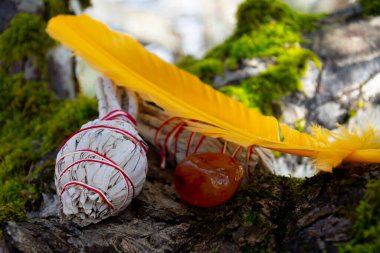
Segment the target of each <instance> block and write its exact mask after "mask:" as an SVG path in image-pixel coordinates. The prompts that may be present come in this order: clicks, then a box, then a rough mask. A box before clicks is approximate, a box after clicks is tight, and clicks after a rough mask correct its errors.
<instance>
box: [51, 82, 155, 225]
mask: <svg viewBox="0 0 380 253" xmlns="http://www.w3.org/2000/svg"><path fill="white" fill-rule="evenodd" d="M96 93H97V97H98V104H99V119H96V120H94V121H91V122H88V123H87V124H85V125H83V126H82V127H81V129H80V130H79V131H77V132H75V133H74V134H72V136H70V137H69V138H68V139H67V140H66V141H65V142H64V144H63V145H62V146H61V148H60V149H59V152H58V155H57V160H56V168H55V184H56V188H57V193H58V196H59V198H60V211H59V212H60V213H59V215H60V217H61V219H62V220H70V221H73V222H75V223H77V224H79V225H80V226H86V225H89V224H91V223H97V222H99V221H101V220H103V219H106V218H107V217H110V216H114V215H116V214H118V213H119V212H120V211H122V210H124V209H125V208H126V207H127V206H128V205H129V204H130V202H131V201H132V199H133V198H134V197H135V196H136V195H137V194H139V193H140V191H141V189H142V187H143V184H144V182H145V177H146V173H147V168H148V167H147V158H146V151H147V148H148V147H147V144H146V143H145V142H144V141H143V140H142V138H141V137H140V136H139V135H138V132H137V130H136V125H135V124H136V123H135V120H134V118H133V117H132V116H131V115H130V114H129V113H127V112H125V111H122V110H121V107H120V105H119V103H118V102H117V98H116V96H115V91H114V89H113V86H112V83H111V81H109V80H108V79H99V80H98V83H97V84H96ZM132 111H133V114H135V113H136V108H132ZM134 116H135V115H134Z"/></svg>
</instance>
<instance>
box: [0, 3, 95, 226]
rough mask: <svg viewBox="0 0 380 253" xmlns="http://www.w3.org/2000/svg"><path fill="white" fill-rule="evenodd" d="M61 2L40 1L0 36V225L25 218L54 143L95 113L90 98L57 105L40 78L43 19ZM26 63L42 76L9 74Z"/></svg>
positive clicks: (44, 184) (49, 169)
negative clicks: (37, 9)
mask: <svg viewBox="0 0 380 253" xmlns="http://www.w3.org/2000/svg"><path fill="white" fill-rule="evenodd" d="M66 2H67V1H53V0H46V1H45V4H46V6H45V13H44V14H43V15H42V16H41V17H40V16H38V15H32V14H25V13H21V14H18V15H16V16H15V17H14V18H13V20H12V21H11V23H10V26H9V27H8V29H6V30H5V31H4V32H3V33H2V34H0V94H1V100H0V112H1V113H0V143H1V148H0V221H1V220H5V219H6V220H9V219H17V220H20V219H23V218H25V209H26V206H27V205H28V206H29V205H30V204H31V203H34V202H35V201H36V200H38V199H39V198H40V192H41V191H42V190H44V191H45V190H46V189H47V188H49V187H50V184H51V182H52V180H53V172H54V156H55V154H54V153H55V152H56V150H57V148H58V147H59V145H60V143H61V142H62V141H63V140H64V139H65V138H67V137H68V136H69V135H70V134H71V133H72V132H73V131H75V130H77V129H78V128H79V127H80V126H81V125H82V124H84V123H85V122H87V121H89V120H90V119H92V118H93V117H95V116H96V115H97V108H96V107H97V106H96V100H95V99H88V98H83V97H80V98H77V99H75V100H71V101H60V100H59V99H58V98H57V97H56V95H55V94H53V93H52V92H51V91H49V89H48V80H47V77H46V75H44V73H46V53H47V51H48V50H49V48H51V47H52V46H53V45H54V43H53V41H52V40H51V39H50V38H49V37H48V36H47V35H46V33H45V27H46V20H47V19H48V18H50V17H51V16H52V15H56V14H58V13H62V12H63V13H66V10H67V8H66V7H65V6H66V4H67V3H66ZM27 59H29V60H33V61H34V64H35V67H36V68H37V69H38V70H39V72H40V73H42V76H41V78H40V81H29V80H26V79H25V78H24V76H23V75H22V74H10V73H11V71H10V69H11V68H12V66H13V65H14V64H15V63H16V62H17V63H21V64H23V63H24V62H25V60H27ZM12 72H14V71H12Z"/></svg>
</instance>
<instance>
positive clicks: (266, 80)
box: [178, 0, 322, 114]
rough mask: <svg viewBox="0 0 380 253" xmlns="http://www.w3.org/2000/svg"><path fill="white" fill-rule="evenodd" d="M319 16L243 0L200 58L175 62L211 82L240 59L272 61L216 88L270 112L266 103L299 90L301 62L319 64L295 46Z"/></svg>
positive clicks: (266, 0)
mask: <svg viewBox="0 0 380 253" xmlns="http://www.w3.org/2000/svg"><path fill="white" fill-rule="evenodd" d="M321 17H322V15H309V14H302V13H299V12H296V11H294V10H292V9H291V8H290V7H289V6H288V5H286V4H285V3H283V2H281V1H278V0H246V1H245V2H244V3H243V4H242V5H241V6H240V7H239V10H238V12H237V27H236V29H235V31H234V33H233V35H231V36H230V37H229V38H228V39H227V40H226V41H225V42H224V43H222V44H221V45H218V46H216V47H215V48H214V49H212V50H211V51H209V52H208V53H207V54H206V55H205V57H204V59H201V60H195V59H190V60H189V58H186V59H185V60H181V61H179V63H178V65H179V66H180V67H182V68H183V69H185V70H187V71H189V72H191V73H194V74H195V75H197V76H199V77H200V78H201V79H202V80H203V81H205V82H207V83H212V81H213V78H214V77H215V76H217V75H221V74H223V73H224V71H225V70H227V69H228V70H234V69H237V68H239V67H241V66H242V61H243V60H244V59H252V58H255V57H257V58H261V59H270V61H271V62H273V63H272V64H271V65H270V66H269V68H268V69H267V70H266V71H264V72H262V73H260V74H259V75H257V76H255V77H252V78H249V79H247V80H244V81H243V82H242V83H240V84H239V85H237V86H236V85H233V86H232V85H230V86H226V87H224V88H222V91H223V92H225V93H226V94H228V95H230V96H232V97H234V98H236V99H237V100H239V101H241V102H243V103H244V104H246V105H247V106H249V107H256V108H259V109H261V110H262V111H263V112H265V113H269V114H271V113H272V102H273V101H276V100H278V99H280V98H281V97H282V96H284V95H287V94H288V93H289V92H293V91H299V90H300V89H301V88H302V87H301V77H302V75H303V74H304V72H305V71H306V66H307V64H306V63H307V61H308V60H311V61H314V62H315V63H316V65H317V66H320V62H319V61H318V58H317V57H316V55H315V54H314V53H313V52H311V51H309V50H307V49H304V48H301V47H300V43H304V42H305V41H304V40H303V39H302V33H303V32H306V31H311V30H312V29H313V28H314V27H315V25H314V24H315V23H316V21H317V20H319V19H320V18H321Z"/></svg>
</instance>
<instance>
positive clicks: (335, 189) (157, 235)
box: [1, 152, 380, 252]
mask: <svg viewBox="0 0 380 253" xmlns="http://www.w3.org/2000/svg"><path fill="white" fill-rule="evenodd" d="M158 158H159V157H158V155H157V154H156V153H154V152H151V153H150V155H149V160H150V171H149V174H148V180H147V182H146V184H145V186H144V189H143V191H142V193H141V194H140V195H139V196H138V197H137V198H136V199H135V200H133V203H132V205H130V206H129V208H128V209H127V210H126V211H124V212H123V213H121V214H120V215H118V216H116V217H113V218H110V219H108V220H106V221H103V222H101V223H99V224H96V225H92V226H88V227H85V228H80V227H78V226H76V225H74V224H61V223H60V222H59V220H58V219H57V217H54V216H53V217H49V218H33V219H30V220H29V221H27V222H19V223H16V222H5V223H2V224H1V227H2V229H3V230H4V236H5V240H6V242H7V244H8V246H9V247H10V249H11V250H12V251H20V252H212V251H215V252H241V251H243V250H249V249H251V250H254V249H256V250H257V249H260V248H261V249H266V250H269V251H273V252H278V251H287V252H322V251H324V250H325V251H327V252H336V251H337V244H338V243H344V242H347V241H348V239H349V234H350V228H351V222H352V221H351V217H352V213H353V211H354V207H355V206H356V205H357V204H358V203H359V201H360V200H361V198H362V197H363V195H364V193H365V190H366V184H367V182H368V181H369V180H370V179H374V178H380V171H378V169H380V166H369V167H366V170H367V171H365V172H364V171H363V170H364V169H363V166H362V167H357V168H354V169H353V170H352V171H348V170H346V169H352V167H346V168H342V169H339V170H336V171H335V172H334V173H332V174H320V175H317V176H315V177H313V178H310V179H307V180H305V181H302V182H300V181H299V180H296V179H292V178H285V177H276V176H263V177H258V178H256V180H255V181H254V182H253V183H252V184H251V185H249V186H245V187H243V188H242V189H241V190H240V191H239V193H238V194H237V195H236V196H235V197H234V198H233V199H232V200H231V201H229V202H228V203H227V204H225V205H224V206H221V207H217V208H208V209H202V208H195V207H191V206H188V205H186V204H184V203H183V202H181V201H180V199H179V198H178V197H177V195H176V193H175V190H174V187H173V185H172V180H171V173H170V170H160V169H159V168H158Z"/></svg>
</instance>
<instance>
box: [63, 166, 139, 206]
mask: <svg viewBox="0 0 380 253" xmlns="http://www.w3.org/2000/svg"><path fill="white" fill-rule="evenodd" d="M83 162H96V163H101V164H104V165H108V166H110V167H113V168H114V169H116V170H117V171H119V172H120V173H121V174H122V175H123V176H124V180H125V183H126V186H127V189H128V196H129V183H131V186H132V190H133V195H132V197H134V196H135V185H134V183H133V182H132V180H131V179H130V177H129V176H128V175H127V174H126V173H125V172H124V171H123V170H122V169H121V168H120V167H119V166H117V165H115V164H112V163H108V162H105V161H102V160H97V159H82V160H79V161H76V162H74V163H72V164H70V165H69V166H67V167H66V168H65V169H64V170H63V171H62V172H61V173H60V174H59V176H58V181H60V180H61V178H62V176H63V175H64V174H65V173H66V172H67V171H68V170H69V169H70V168H72V167H73V166H75V165H77V164H80V163H83ZM128 196H127V199H128Z"/></svg>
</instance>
